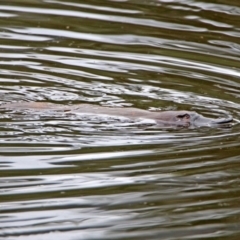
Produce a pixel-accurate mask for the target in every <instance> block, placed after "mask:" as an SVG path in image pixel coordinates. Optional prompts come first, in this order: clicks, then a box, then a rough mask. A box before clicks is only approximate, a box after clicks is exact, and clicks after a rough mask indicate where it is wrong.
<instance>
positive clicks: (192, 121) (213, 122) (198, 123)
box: [175, 111, 233, 127]
mask: <svg viewBox="0 0 240 240" xmlns="http://www.w3.org/2000/svg"><path fill="white" fill-rule="evenodd" d="M175 121H177V123H180V125H181V124H182V125H183V126H195V127H202V126H210V127H211V126H212V127H214V126H215V127H218V126H219V127H220V126H226V125H227V124H229V123H231V122H232V121H233V118H232V116H227V117H225V118H217V119H214V118H207V117H204V116H202V115H200V114H198V113H196V112H187V111H186V112H183V111H180V112H179V114H177V115H176V118H175Z"/></svg>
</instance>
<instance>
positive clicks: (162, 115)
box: [0, 102, 233, 127]
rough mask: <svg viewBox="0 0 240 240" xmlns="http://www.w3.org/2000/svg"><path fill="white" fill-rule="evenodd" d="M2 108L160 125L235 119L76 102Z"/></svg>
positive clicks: (216, 123) (213, 123) (223, 122)
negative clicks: (68, 104)
mask: <svg viewBox="0 0 240 240" xmlns="http://www.w3.org/2000/svg"><path fill="white" fill-rule="evenodd" d="M0 108H4V109H10V110H16V111H22V110H33V111H49V110H50V111H64V112H71V113H82V114H94V115H109V116H116V117H125V118H128V119H131V120H138V119H150V120H154V121H155V122H156V124H158V125H175V126H196V127H200V126H221V125H226V124H229V123H231V122H232V121H233V119H232V117H231V116H227V117H226V118H218V119H213V118H207V117H204V116H202V115H200V114H198V113H196V112H193V111H184V110H182V111H156V112H153V111H147V110H141V109H137V108H131V107H127V108H115V107H103V106H97V105H92V104H75V105H70V106H66V105H63V104H53V103H46V102H18V103H8V104H3V105H1V106H0Z"/></svg>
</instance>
